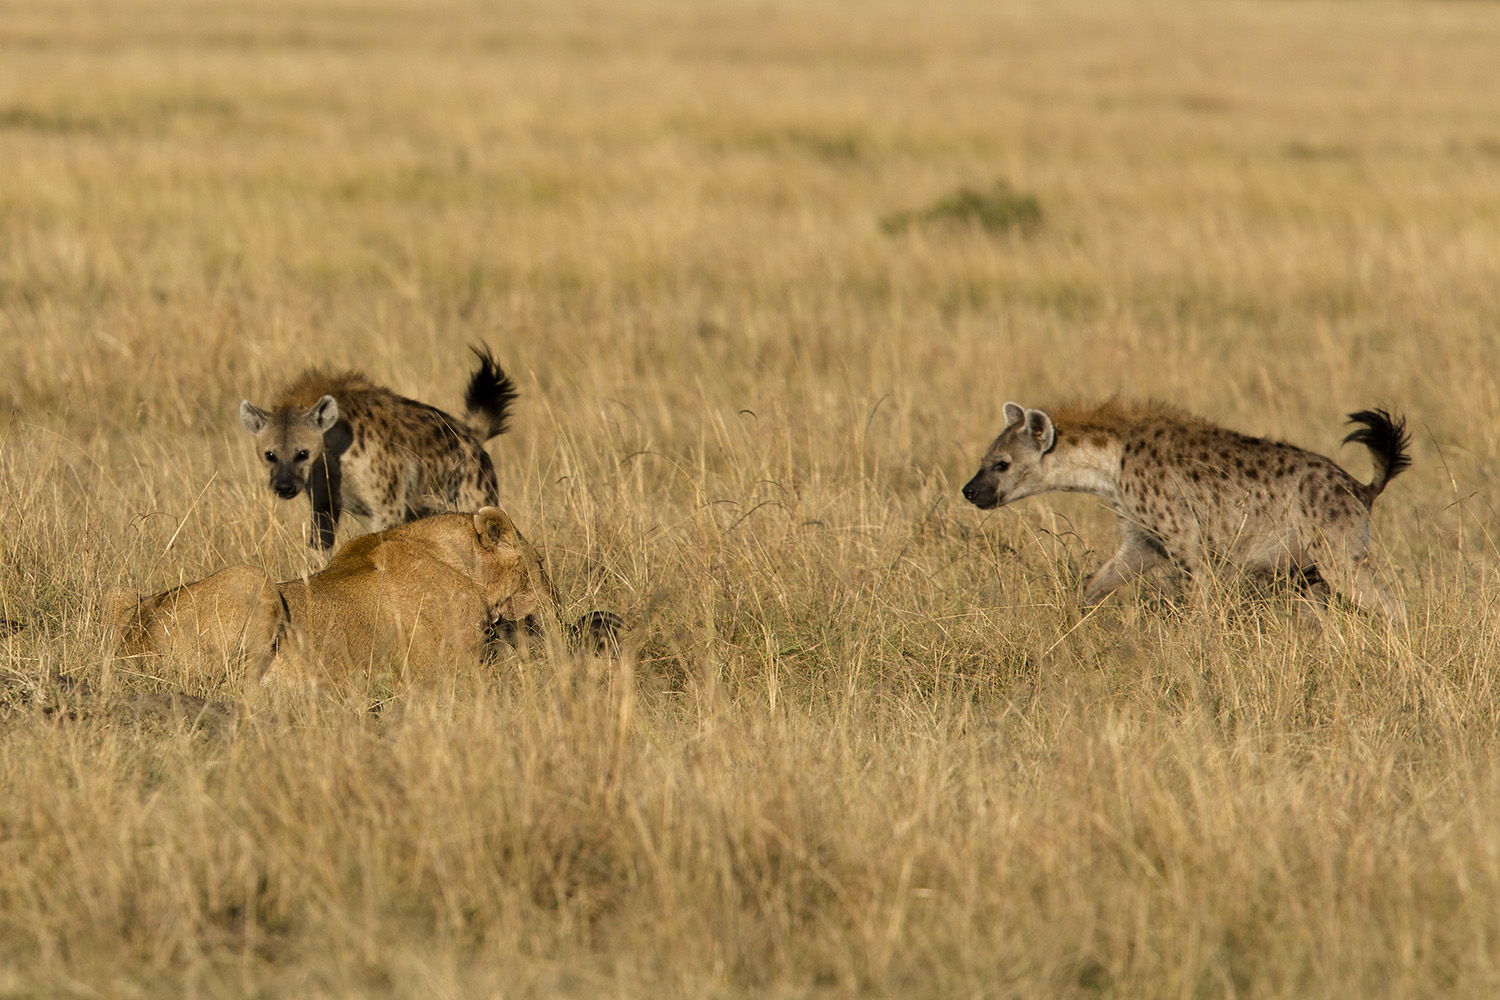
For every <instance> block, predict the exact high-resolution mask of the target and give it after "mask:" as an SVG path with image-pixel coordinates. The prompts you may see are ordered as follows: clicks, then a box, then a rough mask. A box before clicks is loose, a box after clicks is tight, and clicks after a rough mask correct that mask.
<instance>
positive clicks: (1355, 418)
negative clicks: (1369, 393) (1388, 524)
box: [1344, 410, 1411, 507]
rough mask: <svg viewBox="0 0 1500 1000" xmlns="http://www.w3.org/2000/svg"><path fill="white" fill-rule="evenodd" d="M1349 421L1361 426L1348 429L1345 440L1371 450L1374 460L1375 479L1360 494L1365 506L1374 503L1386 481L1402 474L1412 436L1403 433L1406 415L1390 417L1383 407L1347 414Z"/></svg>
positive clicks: (1405, 466)
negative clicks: (1352, 429)
mask: <svg viewBox="0 0 1500 1000" xmlns="http://www.w3.org/2000/svg"><path fill="white" fill-rule="evenodd" d="M1349 422H1350V423H1351V424H1360V425H1362V426H1361V427H1360V428H1359V429H1358V430H1354V431H1350V432H1349V434H1348V435H1347V436H1346V437H1345V438H1344V443H1345V444H1348V443H1349V442H1351V441H1353V442H1354V443H1355V444H1362V445H1364V446H1365V447H1366V448H1368V449H1370V460H1371V461H1373V462H1374V463H1375V478H1374V479H1372V480H1370V485H1368V486H1366V487H1365V488H1364V495H1363V496H1362V497H1361V499H1362V500H1364V502H1365V506H1366V507H1369V506H1372V505H1373V504H1374V503H1375V498H1376V497H1378V496H1380V491H1381V490H1383V489H1385V484H1386V483H1388V482H1390V481H1391V480H1392V479H1395V478H1396V477H1397V476H1399V475H1401V473H1402V472H1403V471H1405V469H1406V468H1407V467H1408V466H1409V465H1411V456H1409V455H1408V454H1407V453H1406V449H1407V448H1408V447H1410V446H1411V436H1410V435H1408V434H1407V433H1406V418H1405V417H1394V418H1393V417H1392V416H1391V415H1390V414H1389V413H1387V412H1385V411H1384V410H1360V411H1359V412H1358V413H1351V414H1349Z"/></svg>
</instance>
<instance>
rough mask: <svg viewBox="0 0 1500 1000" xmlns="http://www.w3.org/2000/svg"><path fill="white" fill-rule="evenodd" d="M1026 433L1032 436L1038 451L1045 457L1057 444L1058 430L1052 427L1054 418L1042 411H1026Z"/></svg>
mask: <svg viewBox="0 0 1500 1000" xmlns="http://www.w3.org/2000/svg"><path fill="white" fill-rule="evenodd" d="M1026 433H1027V434H1030V435H1031V438H1032V440H1034V441H1035V442H1036V446H1037V450H1038V451H1040V452H1041V453H1042V454H1043V455H1045V454H1047V452H1049V451H1051V450H1052V446H1053V445H1054V444H1056V443H1057V430H1056V428H1054V427H1053V426H1052V418H1051V417H1049V416H1047V414H1045V413H1043V412H1042V411H1041V410H1027V411H1026Z"/></svg>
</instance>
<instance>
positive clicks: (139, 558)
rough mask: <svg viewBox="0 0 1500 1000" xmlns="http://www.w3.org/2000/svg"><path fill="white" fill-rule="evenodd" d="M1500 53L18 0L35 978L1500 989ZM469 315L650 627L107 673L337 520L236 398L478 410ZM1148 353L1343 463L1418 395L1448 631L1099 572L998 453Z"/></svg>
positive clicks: (992, 17) (417, 9)
mask: <svg viewBox="0 0 1500 1000" xmlns="http://www.w3.org/2000/svg"><path fill="white" fill-rule="evenodd" d="M1496 51H1500V14H1497V11H1496V10H1495V9H1494V7H1493V5H1489V4H1484V3H1477V2H1454V3H1441V4H1439V3H1417V2H1410V3H1406V2H1403V3H1394V2H1370V3H1363V2H1362V3H1358V4H1350V3H1337V2H1318V0H1307V2H1296V3H1283V2H1269V0H1244V2H1228V3H1222V4H1214V5H1207V6H1205V5H1199V4H1190V3H1185V2H1182V0H1143V2H1138V3H1132V4H1129V5H1103V4H1091V3H1084V2H1072V0H1064V2H1061V3H1057V4H1051V5H1045V6H1043V5H1035V4H1024V3H1007V2H998V3H997V2H966V0H938V2H935V3H929V4H925V5H923V6H922V7H921V8H920V9H913V8H912V7H911V5H909V4H902V3H894V2H881V0H875V2H870V3H862V4H853V3H847V2H840V0H830V2H828V3H823V4H817V5H804V4H792V3H783V2H777V0H770V2H766V0H756V2H754V3H751V2H734V0H732V2H727V3H718V4H713V5H708V4H699V3H675V4H674V3H666V2H660V0H640V2H635V3H631V4H628V5H606V4H596V3H586V2H561V3H531V4H527V3H505V4H492V3H479V2H473V3H467V2H465V3H438V4H431V3H420V4H419V3H415V2H409V0H388V2H371V3H360V4H347V3H345V4H340V3H323V2H316V0H234V2H229V3H222V2H216V3H208V2H177V3H169V2H159V0H151V2H146V0H120V2H111V3H62V2H52V0H43V2H28V3H24V4H9V5H0V163H3V164H4V169H3V170H0V371H3V372H5V373H6V377H5V378H3V379H0V616H3V617H5V618H7V619H12V620H16V621H21V622H24V623H26V624H25V627H24V628H21V629H20V630H18V631H15V632H13V633H9V634H5V635H0V678H3V679H4V681H5V684H4V690H5V691H6V692H7V694H6V695H5V697H4V698H3V699H0V702H3V704H4V705H5V713H4V714H5V721H4V722H3V723H0V787H3V788H4V790H5V793H6V794H5V795H3V796H0V993H4V994H6V995H17V996H24V995H73V994H78V995H84V994H87V995H97V994H101V993H102V994H105V995H112V996H147V995H159V994H163V993H170V994H173V995H205V996H212V995H257V994H263V995H286V994H289V993H290V994H296V995H305V996H382V995H390V996H396V995H413V994H422V995H429V996H455V997H456V996H479V995H517V996H530V995H537V996H542V995H545V996H556V995H587V996H598V995H617V996H663V995H683V996H695V997H696V996H726V997H728V996H751V995H754V996H766V995H771V996H841V995H853V994H872V995H900V996H921V995H927V996H944V997H947V996H955V995H969V996H1011V995H1015V996H1028V997H1030V996H1037V995H1057V996H1108V997H1115V996H1119V997H1126V996H1130V997H1134V996H1140V997H1156V996H1161V995H1165V994H1176V995H1184V996H1225V997H1228V996H1235V997H1243V996H1252V997H1272V996H1296V997H1314V996H1330V997H1332V996H1347V995H1349V994H1350V993H1351V992H1353V993H1357V994H1359V995H1362V996H1371V997H1375V996H1411V995H1445V996H1493V995H1494V992H1495V989H1496V986H1497V980H1500V973H1497V964H1496V958H1495V956H1496V954H1497V948H1500V912H1497V910H1496V907H1495V905H1494V900H1495V899H1496V898H1497V893H1500V851H1497V848H1496V845H1497V844H1500V809H1497V802H1500V798H1497V792H1500V781H1497V770H1496V767H1495V764H1494V760H1495V750H1496V744H1495V737H1494V733H1495V730H1496V724H1497V721H1500V700H1497V695H1496V692H1495V690H1494V689H1493V684H1492V681H1491V676H1492V670H1491V667H1492V665H1493V664H1494V663H1495V662H1496V660H1495V657H1496V644H1497V636H1500V612H1497V609H1496V603H1495V602H1496V598H1497V594H1500V590H1497V587H1496V583H1497V581H1496V574H1495V563H1496V547H1495V541H1494V534H1495V527H1496V524H1495V514H1494V510H1493V507H1492V497H1493V489H1492V483H1493V479H1494V475H1495V469H1496V461H1497V456H1500V441H1497V434H1500V385H1497V379H1500V375H1497V371H1500V365H1497V361H1500V357H1497V354H1500V350H1497V347H1496V343H1497V338H1496V327H1497V320H1500V280H1497V279H1500V239H1497V237H1496V233H1497V231H1500V230H1497V222H1500V105H1497V103H1496V101H1495V100H1494V96H1493V95H1494V92H1495V80H1496V78H1495V71H1494V69H1493V62H1494V59H1493V55H1494V53H1495V52H1496ZM966 192H967V194H965V193H966ZM1004 197H1010V198H1014V199H1019V200H1020V202H1019V203H1021V204H1032V205H1034V207H1035V213H1034V214H1032V213H1029V212H1026V211H1024V210H1023V211H1022V215H1023V216H1024V220H1023V221H1018V222H1017V223H1016V224H1013V225H1010V224H999V225H987V224H986V223H985V220H986V219H989V218H1004V217H1005V211H1006V210H1013V209H1014V208H1015V204H1016V203H1015V202H1011V203H1005V204H999V205H998V206H997V205H996V204H994V203H990V205H989V207H990V208H993V209H994V210H995V212H998V213H999V214H998V215H996V214H993V213H991V214H986V208H985V205H986V203H985V202H984V199H985V198H1004ZM966 199H967V200H966ZM975 199H978V201H976V200H975ZM1026 199H1033V200H1034V201H1031V202H1026V201H1025V200H1026ZM1007 204H1008V205H1009V209H1007ZM954 206H957V208H954ZM965 206H968V207H965ZM971 209H972V211H971ZM976 213H977V215H976ZM971 216H973V217H971ZM891 220H901V223H900V224H897V225H892V224H891ZM883 224H884V225H883ZM479 342H485V343H488V344H489V345H490V346H491V347H492V348H493V349H494V350H495V353H496V356H497V357H498V358H499V359H500V360H501V361H502V362H503V363H504V364H505V365H506V367H507V369H508V370H509V371H511V372H512V374H513V375H515V376H516V378H517V380H518V382H519V383H520V385H521V387H522V390H523V396H522V400H521V404H520V407H519V412H518V416H517V419H516V421H515V424H514V428H515V429H514V430H513V432H512V433H510V434H508V435H506V436H505V437H503V438H501V439H498V440H497V441H495V442H493V443H492V444H491V451H492V454H493V455H494V456H495V459H496V465H497V468H498V469H499V472H500V481H501V493H502V496H503V498H504V501H505V505H506V507H507V508H508V509H509V510H510V511H511V512H512V514H513V515H514V516H515V517H516V519H517V521H518V523H519V524H520V525H521V527H522V529H523V531H525V532H526V533H527V534H528V536H529V537H531V538H533V539H534V540H536V541H537V542H539V543H540V544H542V545H543V546H544V547H545V548H546V551H547V553H548V558H549V562H550V564H551V566H552V569H553V572H554V574H555V576H556V578H557V580H558V583H559V585H560V586H561V588H562V590H563V593H564V596H565V599H566V600H567V602H568V603H569V606H570V609H571V610H572V612H573V613H574V614H576V613H578V612H580V611H582V610H584V609H587V608H594V607H604V608H611V609H614V610H616V611H619V612H620V613H622V614H624V615H626V616H627V617H628V618H629V619H630V620H631V621H632V623H633V626H634V632H633V639H632V644H631V653H630V655H628V656H626V657H625V658H624V659H623V660H622V661H620V662H618V663H613V664H604V663H582V664H578V663H571V662H561V661H559V662H556V663H539V664H501V665H499V666H498V667H496V668H486V669H479V668H475V669H473V670H471V671H467V672H461V673H460V674H459V675H458V676H456V677H454V678H451V679H449V680H447V681H445V682H443V683H438V684H431V685H424V686H421V687H417V688H413V689H411V690H408V691H406V692H402V693H399V694H398V697H397V699H396V703H395V704H394V705H393V706H387V708H386V710H385V711H383V712H382V713H381V715H380V716H379V718H378V719H376V718H372V717H370V716H369V715H368V713H366V712H365V711H364V708H365V706H360V705H328V704H319V703H313V704H309V705H307V706H303V709H302V710H299V711H295V712H290V713H274V712H258V711H252V710H250V709H248V708H245V707H244V706H241V709H242V710H241V711H240V713H239V715H238V717H237V719H236V721H234V722H233V723H232V724H227V725H225V726H217V725H215V726H208V727H203V726H199V727H194V726H193V725H191V721H192V718H193V711H192V705H194V704H197V703H193V702H184V701H181V700H179V701H178V702H177V706H178V707H177V708H176V709H162V708H161V705H163V704H164V702H161V701H160V700H156V701H153V700H152V699H153V698H157V699H159V698H160V696H161V695H162V693H163V692H172V691H177V690H185V691H186V692H187V694H188V695H190V696H195V697H198V698H204V699H208V700H209V701H210V702H214V703H219V702H224V701H226V700H232V694H233V692H232V690H231V689H230V688H229V687H227V686H224V685H222V684H220V683H219V681H217V680H216V678H217V677H220V676H221V674H218V673H216V672H215V671H214V670H213V669H209V667H212V666H213V665H207V666H206V667H205V669H203V670H202V671H200V672H196V673H190V674H187V675H176V674H169V675H164V676H141V675H139V674H137V673H132V672H130V671H129V670H125V669H115V670H106V669H105V664H104V662H103V653H102V647H101V644H100V637H99V627H98V626H99V623H98V621H97V595H98V594H100V593H101V592H102V591H103V590H104V589H105V588H108V587H112V586H127V587H135V588H138V589H140V590H142V591H148V590H158V589H162V588H164V587H167V586H171V585H174V584H176V583H178V582H181V581H183V580H191V579H195V578H198V577H200V576H203V575H205V574H207V573H208V572H211V571H213V570H215V569H218V568H220V567H222V566H224V565H226V564H228V563H233V562H254V563H258V564H262V565H265V566H267V567H268V568H270V569H271V570H272V571H273V572H274V573H278V574H281V575H283V576H290V575H293V574H295V573H297V572H300V571H302V570H304V569H306V568H308V566H309V561H310V559H312V557H311V556H310V555H309V554H308V553H307V552H306V549H305V546H304V544H303V532H304V526H305V523H306V521H307V507H306V504H305V503H303V502H301V501H298V502H296V503H291V504H282V503H278V502H276V501H275V500H274V498H273V497H272V496H271V495H270V493H269V491H268V490H266V488H265V484H264V483H263V482H262V481H261V474H260V472H259V469H258V468H257V466H256V463H255V462H254V461H253V458H254V456H253V454H251V450H250V448H249V439H248V436H247V435H245V433H244V431H243V430H242V429H241V428H240V427H239V424H238V420H237V418H236V416H235V413H236V408H237V406H238V403H239V401H240V400H241V399H242V398H246V397H249V398H251V399H254V400H256V401H258V402H262V403H264V402H265V401H267V400H268V399H269V397H270V396H271V394H272V393H273V392H274V391H275V389H276V387H277V386H278V385H279V384H280V383H281V382H282V381H283V380H284V379H287V378H289V377H290V376H292V375H294V374H295V373H296V372H297V371H299V370H300V369H301V368H302V367H304V366H306V365H309V364H330V365H349V366H358V367H361V368H362V369H364V370H365V371H366V372H367V374H369V375H370V376H371V377H372V378H374V379H376V380H378V381H381V382H383V383H385V384H387V385H390V386H391V387H392V388H394V389H396V390H397V391H399V392H403V393H405V394H408V395H412V396H415V397H417V398H420V399H422V400H424V401H427V402H431V403H434V404H436V405H438V406H442V407H445V408H450V409H453V408H457V407H458V406H459V405H460V402H461V395H462V389H463V386H464V383H465V380H466V378H467V373H468V365H469V361H470V357H469V355H468V354H467V351H466V349H465V348H466V345H468V344H470V343H479ZM1113 393H1123V394H1128V395H1135V396H1149V397H1156V398H1160V399H1164V400H1167V401H1170V402H1173V403H1176V404H1178V405H1181V406H1184V407H1186V408H1188V409H1191V410H1194V411H1196V412H1199V413H1202V414H1204V415H1206V416H1208V417H1210V418H1212V419H1215V420H1218V421H1221V422H1223V423H1225V424H1228V425H1229V426H1232V427H1235V428H1236V429H1239V430H1243V431H1246V432H1250V433H1256V434H1265V435H1269V436H1275V437H1282V438H1286V439H1288V440H1291V441H1293V442H1295V443H1298V444H1300V445H1303V446H1306V447H1309V448H1312V449H1314V450H1318V451H1322V452H1324V453H1328V454H1334V455H1337V456H1338V457H1339V458H1340V459H1341V460H1342V461H1345V462H1346V463H1347V464H1348V465H1349V467H1350V469H1351V471H1353V472H1354V473H1355V474H1356V475H1357V476H1361V477H1363V476H1364V475H1365V474H1366V473H1367V471H1368V463H1367V460H1366V458H1365V456H1364V455H1363V454H1361V453H1360V450H1359V449H1347V450H1344V451H1340V450H1337V448H1336V445H1337V442H1338V440H1339V438H1340V437H1341V436H1342V434H1343V430H1344V428H1343V426H1342V420H1343V415H1344V414H1345V413H1347V412H1348V411H1350V410H1354V409H1359V408H1364V407H1367V406H1371V405H1381V406H1387V407H1390V408H1392V409H1394V410H1398V411H1402V412H1405V413H1406V414H1407V416H1408V417H1409V419H1410V421H1411V426H1412V429H1413V431H1414V432H1415V433H1414V438H1415V441H1414V454H1415V458H1416V465H1415V467H1414V468H1413V470H1412V471H1411V472H1409V473H1407V474H1406V475H1403V476H1402V477H1401V478H1400V479H1399V480H1397V481H1396V482H1395V483H1394V484H1393V485H1392V486H1391V488H1390V489H1389V490H1388V491H1387V492H1386V493H1385V494H1384V495H1383V496H1382V497H1381V499H1380V502H1379V504H1378V505H1377V507H1376V516H1375V531H1376V535H1377V539H1378V540H1377V554H1376V559H1377V561H1378V562H1379V564H1380V565H1381V566H1382V568H1383V570H1384V571H1385V572H1386V573H1388V574H1389V576H1390V577H1391V579H1392V580H1394V581H1398V582H1399V586H1400V589H1401V590H1402V592H1403V593H1404V595H1405V597H1406V599H1407V601H1408V603H1409V605H1410V607H1411V618H1410V621H1409V622H1408V623H1407V626H1406V627H1405V628H1399V629H1395V630H1387V629H1385V628H1384V627H1383V626H1382V625H1380V624H1379V623H1376V622H1372V621H1369V620H1367V619H1364V618H1362V617H1360V616H1358V615H1354V614H1349V613H1346V612H1345V611H1343V610H1340V609H1335V610H1333V611H1331V612H1330V613H1329V614H1328V615H1327V616H1325V617H1324V619H1323V620H1321V621H1316V622H1310V621H1307V620H1305V619H1303V620H1299V619H1298V618H1297V617H1296V616H1295V615H1294V614H1293V613H1292V611H1291V610H1290V609H1289V607H1288V606H1287V600H1286V598H1285V596H1283V595H1271V596H1270V597H1265V596H1263V595H1257V594H1254V593H1250V592H1248V591H1247V590H1246V589H1245V588H1242V587H1240V586H1239V584H1238V583H1237V582H1236V581H1225V582H1224V584H1223V587H1222V588H1221V589H1222V594H1221V596H1222V600H1220V601H1216V602H1215V604H1214V607H1213V608H1212V609H1211V610H1210V611H1208V612H1199V611H1196V610H1193V609H1191V608H1190V607H1188V606H1186V605H1185V604H1183V603H1181V602H1179V601H1178V600H1177V599H1176V594H1177V581H1175V580H1174V579H1173V578H1172V576H1171V575H1170V574H1166V573H1161V574H1157V575H1156V576H1154V577H1152V578H1149V579H1148V580H1146V581H1144V582H1143V583H1142V584H1141V585H1140V586H1139V587H1132V588H1126V589H1124V590H1122V591H1121V592H1120V593H1119V594H1118V595H1116V596H1115V597H1113V598H1112V599H1111V600H1110V601H1109V602H1108V603H1107V604H1106V605H1105V606H1104V607H1103V608H1102V609H1101V610H1100V611H1099V612H1097V613H1096V614H1094V615H1091V616H1090V617H1088V618H1087V619H1080V618H1079V615H1078V612H1077V608H1076V606H1075V601H1074V594H1075V591H1076V587H1077V583H1078V580H1079V579H1080V578H1081V576H1082V575H1083V574H1084V573H1086V572H1087V571H1088V570H1089V569H1091V568H1092V567H1093V566H1095V565H1096V564H1097V563H1098V562H1099V561H1100V560H1101V558H1102V557H1103V556H1105V555H1107V554H1108V551H1109V550H1110V549H1111V547H1112V545H1113V535H1112V528H1111V524H1110V518H1109V516H1108V515H1107V514H1105V513H1104V512H1102V511H1101V510H1099V508H1098V505H1097V503H1095V502H1094V501H1092V500H1089V499H1087V498H1078V497H1048V498H1045V499H1043V500H1036V501H1030V502H1027V503H1024V504H1022V505H1018V506H1017V507H1016V508H1014V509H1006V510H1002V511H998V512H994V513H982V512H979V511H977V510H974V509H972V508H970V507H968V506H967V505H965V504H964V503H963V502H962V500H961V498H960V497H959V496H958V493H957V487H958V485H959V484H961V483H962V482H963V481H964V480H965V479H967V478H968V476H969V475H970V474H971V473H972V472H973V466H974V463H975V462H976V461H977V458H978V456H979V454H980V453H981V451H982V449H983V447H984V446H985V445H986V444H987V443H988V441H989V439H990V438H991V437H992V436H993V434H994V433H995V432H996V431H997V430H998V429H999V424H1000V421H1001V419H1002V418H1001V409H1002V406H1003V404H1004V403H1005V401H1006V400H1008V399H1015V400H1018V401H1020V402H1022V403H1025V404H1027V405H1031V406H1046V405H1048V404H1049V403H1053V402H1056V401H1058V400H1062V399H1068V398H1073V397H1098V396H1106V395H1109V394H1113ZM352 529H353V526H351V530H352ZM85 686H86V687H85ZM85 691H86V692H87V694H85ZM184 705H186V706H187V707H186V708H184V707H183V706H184ZM184 713H185V714H184ZM214 717H215V718H218V716H217V715H215V716H214Z"/></svg>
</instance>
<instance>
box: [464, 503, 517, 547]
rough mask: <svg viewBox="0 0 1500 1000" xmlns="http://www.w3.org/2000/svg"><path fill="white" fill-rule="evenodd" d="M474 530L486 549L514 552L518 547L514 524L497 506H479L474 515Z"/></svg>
mask: <svg viewBox="0 0 1500 1000" xmlns="http://www.w3.org/2000/svg"><path fill="white" fill-rule="evenodd" d="M474 531H475V532H476V533H477V534H478V535H479V544H481V545H483V546H484V547H485V548H487V549H494V550H496V551H497V552H505V551H509V552H514V551H515V550H516V549H517V548H518V545H517V538H516V526H515V525H514V524H512V523H511V520H510V518H509V517H508V516H507V515H506V513H505V511H503V510H501V509H500V508H499V507H481V508H480V509H479V513H477V514H475V515H474Z"/></svg>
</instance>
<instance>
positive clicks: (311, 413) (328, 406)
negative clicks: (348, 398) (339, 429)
mask: <svg viewBox="0 0 1500 1000" xmlns="http://www.w3.org/2000/svg"><path fill="white" fill-rule="evenodd" d="M302 419H303V420H304V421H305V422H306V423H307V424H308V425H309V426H312V427H316V428H317V429H318V430H320V431H322V432H323V433H324V434H327V433H328V432H329V431H331V430H333V425H334V424H336V423H338V422H339V401H338V400H336V399H334V398H333V397H332V396H324V397H323V398H322V399H320V400H318V401H317V402H316V403H314V404H313V405H312V408H311V409H309V410H308V411H307V413H305V414H304V415H303V417H302Z"/></svg>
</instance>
